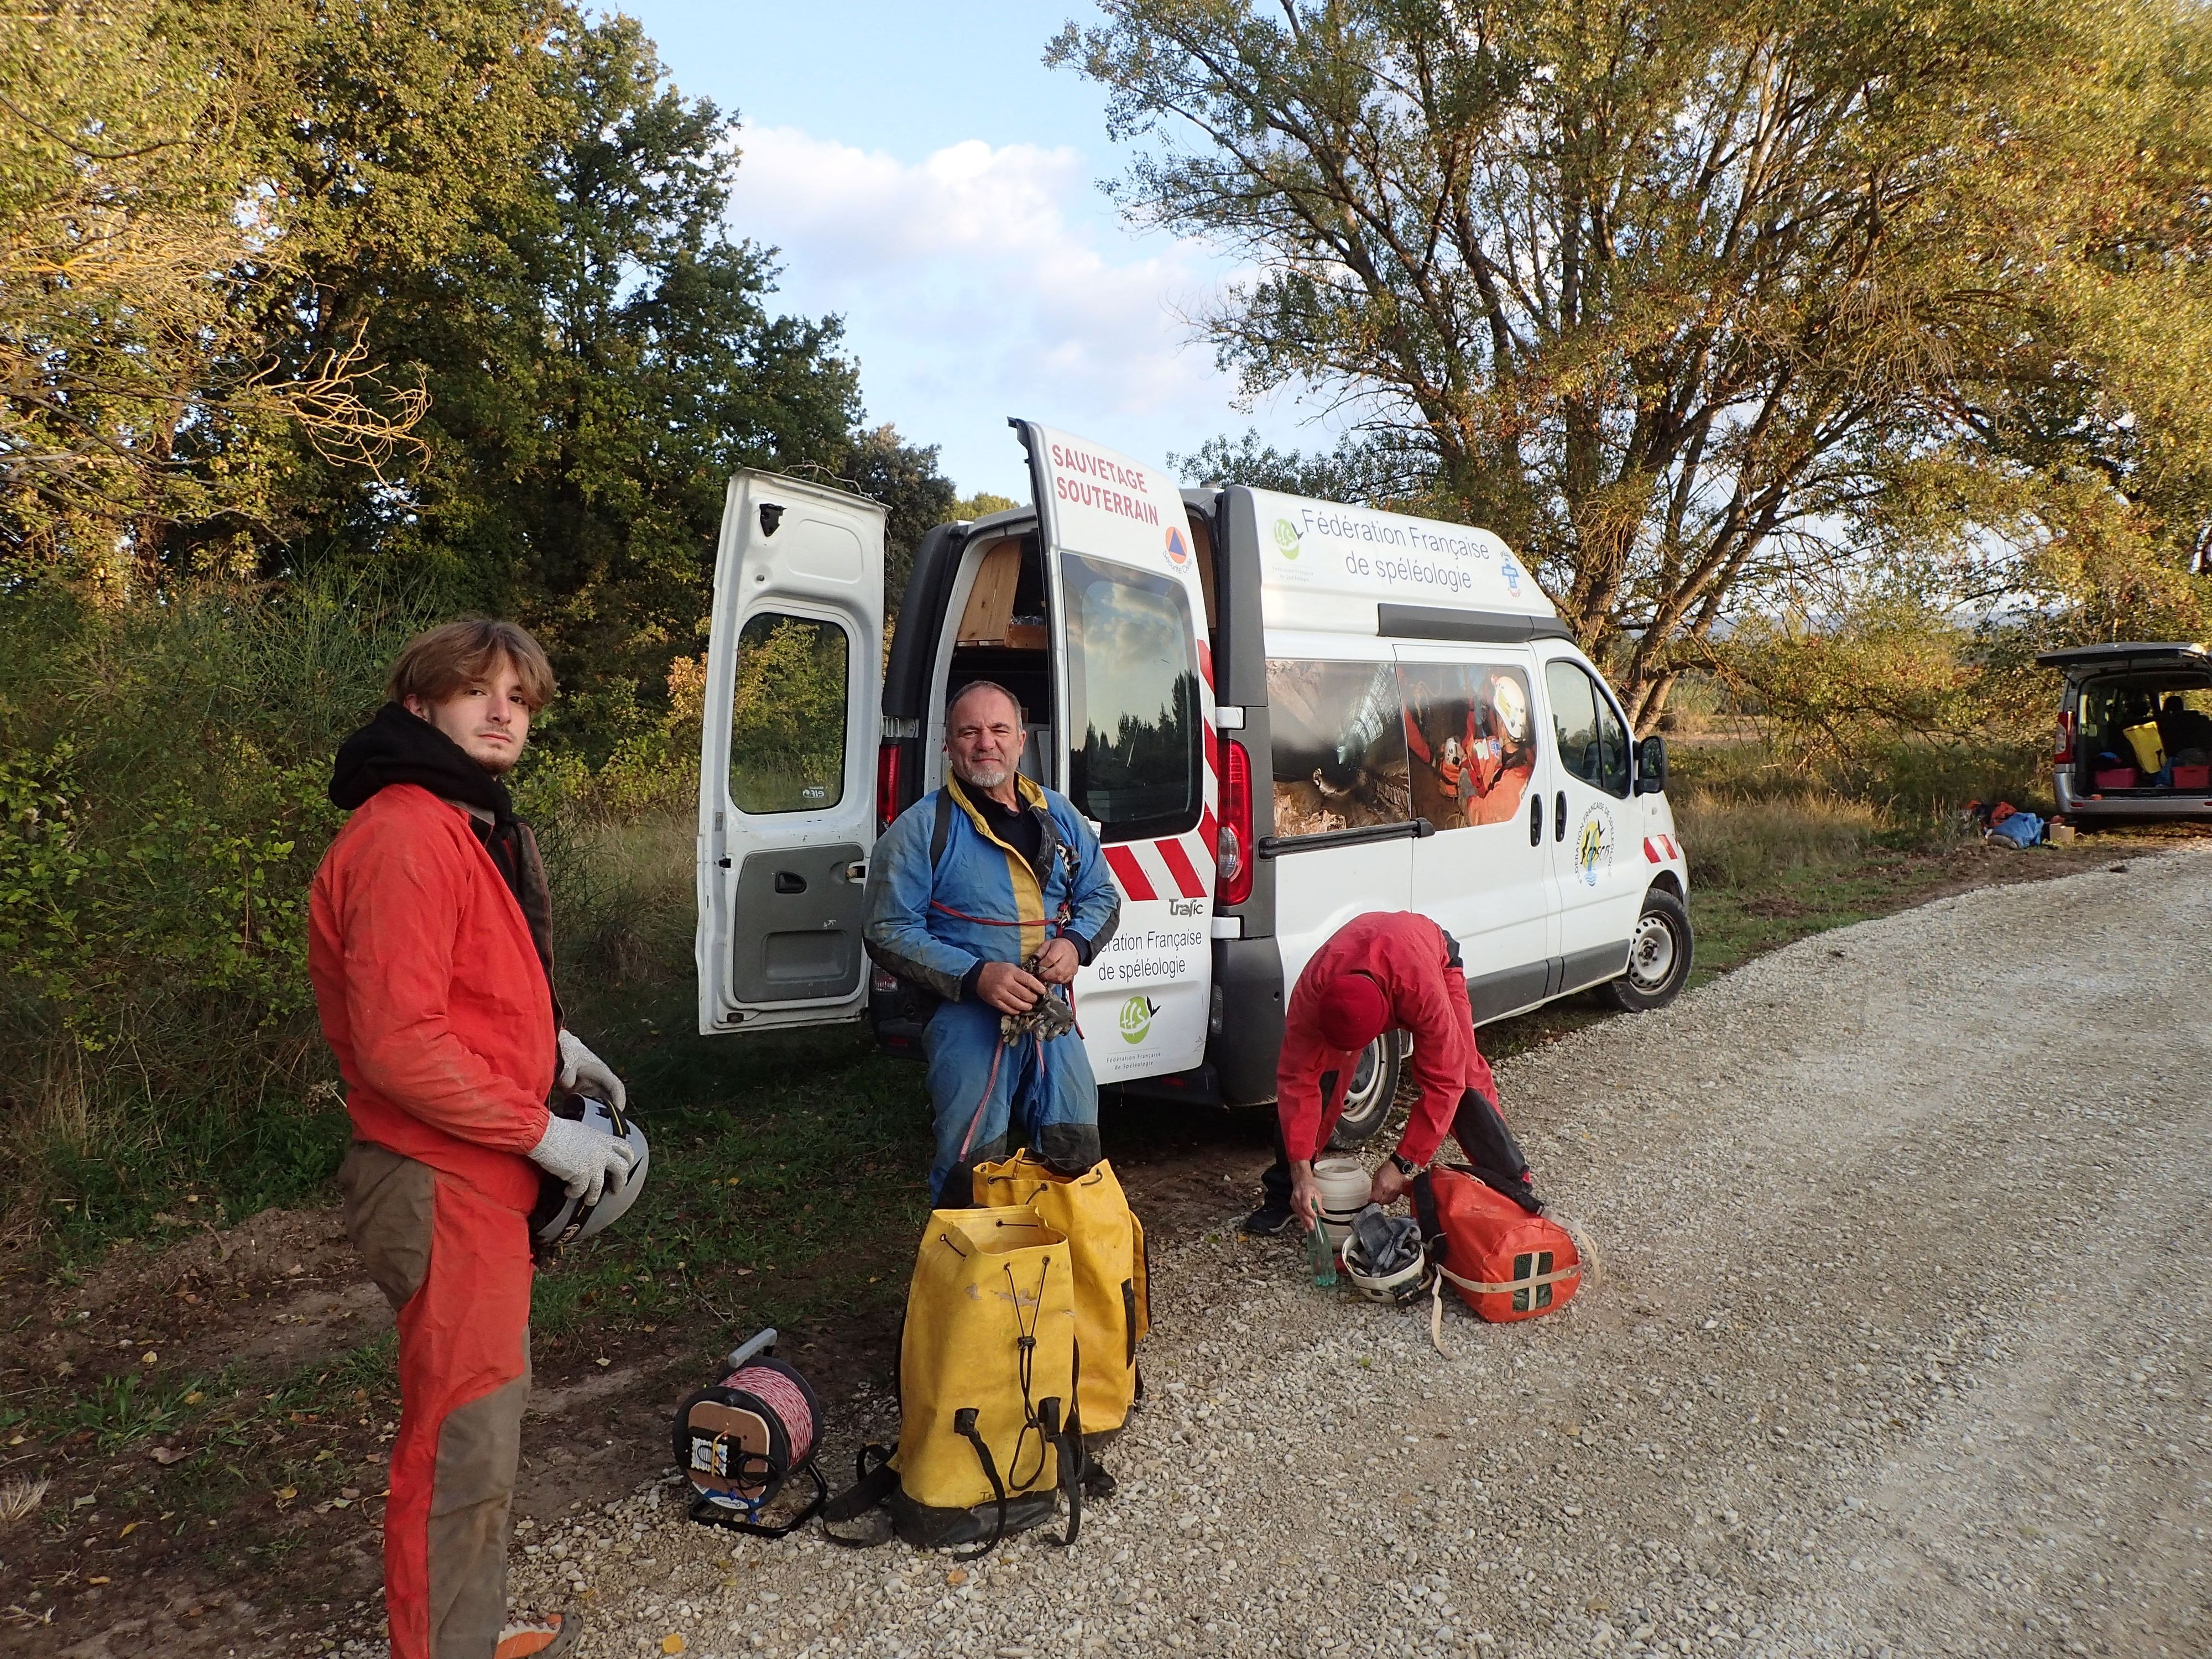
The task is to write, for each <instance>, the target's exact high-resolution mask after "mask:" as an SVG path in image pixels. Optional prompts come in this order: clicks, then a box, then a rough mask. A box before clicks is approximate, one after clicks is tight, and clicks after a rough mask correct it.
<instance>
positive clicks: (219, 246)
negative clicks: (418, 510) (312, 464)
mask: <svg viewBox="0 0 2212 1659" xmlns="http://www.w3.org/2000/svg"><path fill="white" fill-rule="evenodd" d="M305 23H306V13H305V10H304V9H303V8H301V7H296V6H295V7H294V8H293V9H290V10H289V11H288V10H287V9H285V8H284V7H283V6H282V5H277V6H272V7H268V8H256V9H252V11H251V12H249V10H248V9H246V8H245V7H243V6H240V5H230V6H225V5H222V4H219V3H218V4H211V5H208V6H204V7H193V6H165V5H162V4H160V3H155V0H60V3H57V4H53V5H50V6H41V7H39V8H35V9H21V8H18V9H15V11H14V15H9V17H8V18H7V19H6V26H5V27H4V28H0V576H4V577H5V578H7V579H8V580H12V581H21V580H25V579H27V578H28V577H33V576H36V575H40V574H54V573H57V572H58V573H62V574H70V575H72V576H82V577H89V578H90V579H91V580H92V581H93V583H94V586H95V587H97V588H99V589H100V590H102V591H105V592H109V593H111V594H112V593H114V592H119V591H123V590H125V589H126V588H127V587H129V586H131V585H132V584H133V583H136V584H137V585H139V586H145V585H147V584H149V583H158V581H159V580H160V577H161V574H162V571H163V568H164V567H165V565H166V564H167V563H168V562H171V561H172V559H173V556H174V555H175V549H174V548H173V545H172V544H171V532H172V530H173V526H176V525H177V524H178V523H179V522H181V521H191V522H193V523H195V524H197V526H200V531H199V534H198V537H197V540H198V542H199V543H200V544H202V545H203V546H211V547H214V548H216V549H217V550H221V549H222V546H223V545H224V544H227V543H229V542H231V541H233V540H234V538H237V537H238V536H239V535H240V533H241V532H246V531H248V530H249V529H250V528H251V527H252V526H257V525H265V524H267V523H268V522H270V519H271V517H272V515H273V513H274V512H275V510H276V509H275V503H276V501H278V500H279V499H280V498H281V496H282V495H283V489H284V484H283V474H284V472H285V471H286V470H287V468H288V465H289V461H290V459H291V458H292V457H294V456H295V455H296V454H299V453H307V454H312V455H313V456H316V457H318V458H319V459H321V460H322V461H323V462H325V464H328V465H337V466H344V467H349V468H352V469H355V470H356V471H361V472H362V473H364V474H366V475H368V476H370V477H374V476H377V475H378V474H380V473H381V472H383V471H386V470H387V469H389V468H391V467H392V465H393V464H394V463H395V462H396V461H398V460H399V459H402V458H404V457H405V456H406V455H408V454H410V453H416V452H419V449H420V445H419V442H418V441H416V439H415V438H414V437H413V435H412V431H411V428H413V426H414V425H415V423H416V421H417V420H418V419H419V418H420V416H421V414H422V397H421V395H420V393H419V392H416V391H414V390H411V389H409V388H405V387H400V388H397V389H395V388H392V387H389V386H386V385H384V384H383V383H382V382H381V380H380V376H379V374H378V373H377V370H376V366H375V365H374V363H373V362H370V361H368V356H367V353H366V351H365V349H364V348H363V346H362V341H361V338H360V336H359V333H358V332H357V331H353V332H349V331H347V330H345V329H344V328H343V327H340V328H337V329H335V330H332V331H329V332H328V333H327V334H326V335H325V337H323V338H322V339H321V340H319V341H318V342H316V343H314V344H313V345H312V346H310V347H309V348H308V349H305V350H301V351H295V352H292V353H289V354H286V353H283V352H279V351H273V350H271V349H269V345H268V343H267V341H266V340H265V338H264V334H263V331H262V330H261V329H260V327H259V326H258V319H257V313H263V312H265V311H266V310H267V309H268V308H270V307H277V306H281V305H283V303H284V302H285V300H286V296H287V295H288V294H289V291H290V289H291V287H292V285H293V284H294V283H295V282H296V281H297V280H298V278H299V276H300V275H301V263H300V262H301V258H302V256H303V255H304V253H305V252H306V249H305V248H304V247H303V246H302V245H301V241H300V240H298V239H296V238H295V237H293V236H291V235H290V234H288V232H289V226H288V225H287V224H285V223H283V222H282V221H281V217H280V215H279V213H278V211H277V209H278V205H279V204H276V203H275V202H273V201H272V200H271V198H270V196H269V195H268V194H267V193H266V192H264V191H259V190H258V189H257V188H256V186H257V185H258V182H259V177H258V174H257V173H256V171H255V169H254V168H253V167H252V160H251V157H252V149H253V148H254V146H253V145H252V143H251V141H250V137H249V135H250V134H251V133H252V131H253V129H254V127H255V125H256V124H257V123H266V122H270V121H272V120H274V119H276V114H275V112H276V111H278V110H285V111H289V108H290V106H291V104H292V100H290V99H289V98H288V97H286V96H284V95H283V86H282V78H281V77H280V76H276V75H273V74H271V73H270V70H269V65H268V58H269V57H270V55H271V54H270V52H269V51H268V50H267V48H268V47H269V46H270V42H272V41H283V40H286V39H287V38H288V36H289V37H295V36H297V35H298V34H299V33H301V31H302V29H303V28H304V26H305ZM278 55H281V54H278Z"/></svg>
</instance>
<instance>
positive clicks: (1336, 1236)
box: [1314, 1158, 1371, 1250]
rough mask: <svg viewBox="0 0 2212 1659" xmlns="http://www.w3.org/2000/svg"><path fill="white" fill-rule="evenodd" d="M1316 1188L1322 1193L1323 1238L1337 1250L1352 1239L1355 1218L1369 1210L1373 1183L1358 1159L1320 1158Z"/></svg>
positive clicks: (1315, 1161) (1316, 1173)
mask: <svg viewBox="0 0 2212 1659" xmlns="http://www.w3.org/2000/svg"><path fill="white" fill-rule="evenodd" d="M1314 1185H1315V1186H1316V1188H1319V1189H1320V1206H1321V1231H1322V1237H1324V1238H1326V1239H1327V1240H1328V1247H1329V1249H1332V1250H1334V1249H1337V1248H1339V1247H1340V1245H1342V1244H1343V1243H1344V1241H1345V1240H1346V1238H1347V1237H1350V1236H1351V1233H1352V1217H1354V1216H1356V1215H1358V1213H1359V1212H1360V1211H1362V1210H1363V1209H1364V1208H1366V1207H1367V1193H1368V1188H1369V1187H1370V1185H1371V1182H1370V1177H1369V1176H1368V1173H1367V1169H1366V1166H1365V1165H1364V1164H1361V1163H1360V1161H1359V1160H1358V1158H1316V1159H1315V1160H1314Z"/></svg>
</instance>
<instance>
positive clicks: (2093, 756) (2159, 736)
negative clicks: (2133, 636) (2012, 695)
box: [2035, 641, 2212, 824]
mask: <svg viewBox="0 0 2212 1659" xmlns="http://www.w3.org/2000/svg"><path fill="white" fill-rule="evenodd" d="M2035 661H2036V665H2037V666H2038V667H2041V668H2056V669H2060V670H2062V671H2063V672H2064V673H2065V676H2066V690H2065V694H2064V697H2063V702H2061V704H2060V706H2059V711H2058V735H2057V746H2056V748H2055V749H2054V750H2053V751H2052V755H2051V762H2052V766H2051V770H2052V774H2053V782H2054V784H2055V785H2056V788H2057V797H2058V811H2060V813H2061V814H2063V816H2064V817H2068V818H2070V819H2072V820H2074V821H2075V822H2076V823H2085V824H2086V823H2097V822H2098V821H2100V820H2106V821H2112V820H2118V819H2125V818H2203V817H2212V652H2208V651H2207V650H2206V649H2205V647H2203V646H2201V645H2190V644H2185V643H2180V642H2172V641H2168V642H2153V641H2125V642H2122V643H2118V644H2113V645H2084V646H2076V647H2074V648H2072V649H2070V650H2066V651H2047V652H2045V653H2043V654H2042V655H2041V656H2039V657H2038V658H2037V659H2035Z"/></svg>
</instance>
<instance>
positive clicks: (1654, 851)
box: [1644, 836, 1682, 864]
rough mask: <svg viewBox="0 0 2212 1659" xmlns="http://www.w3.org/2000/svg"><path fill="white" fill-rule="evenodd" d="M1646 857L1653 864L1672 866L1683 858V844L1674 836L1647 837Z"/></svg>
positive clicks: (1645, 842)
mask: <svg viewBox="0 0 2212 1659" xmlns="http://www.w3.org/2000/svg"><path fill="white" fill-rule="evenodd" d="M1681 856H1682V843H1681V842H1679V841H1676V840H1675V839H1674V836H1644V858H1645V860H1647V861H1649V862H1650V863H1652V864H1672V863H1674V861H1675V860H1677V859H1679V858H1680V857H1681Z"/></svg>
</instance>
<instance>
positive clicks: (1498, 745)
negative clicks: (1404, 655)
mask: <svg viewBox="0 0 2212 1659" xmlns="http://www.w3.org/2000/svg"><path fill="white" fill-rule="evenodd" d="M1398 684H1399V686H1400V688H1401V692H1402V695H1403V696H1404V698H1405V703H1406V745H1407V750H1409V751H1410V753H1409V757H1408V759H1409V763H1410V765H1409V769H1410V771H1411V773H1412V776H1413V815H1414V816H1415V817H1424V818H1426V819H1427V820H1428V821H1429V822H1430V823H1433V824H1434V825H1436V827H1437V829H1472V828H1474V826H1476V825H1478V824H1485V823H1518V822H1519V820H1520V817H1521V801H1522V797H1523V796H1524V795H1526V794H1527V793H1528V780H1529V778H1530V777H1531V776H1533V775H1534V773H1535V770H1536V720H1535V713H1534V708H1533V707H1532V706H1531V702H1530V699H1529V696H1528V675H1527V673H1526V672H1524V671H1522V670H1521V669H1519V668H1516V667H1515V666H1513V665H1511V664H1510V663H1437V662H1403V661H1401V662H1400V663H1399V665H1398Z"/></svg>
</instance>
